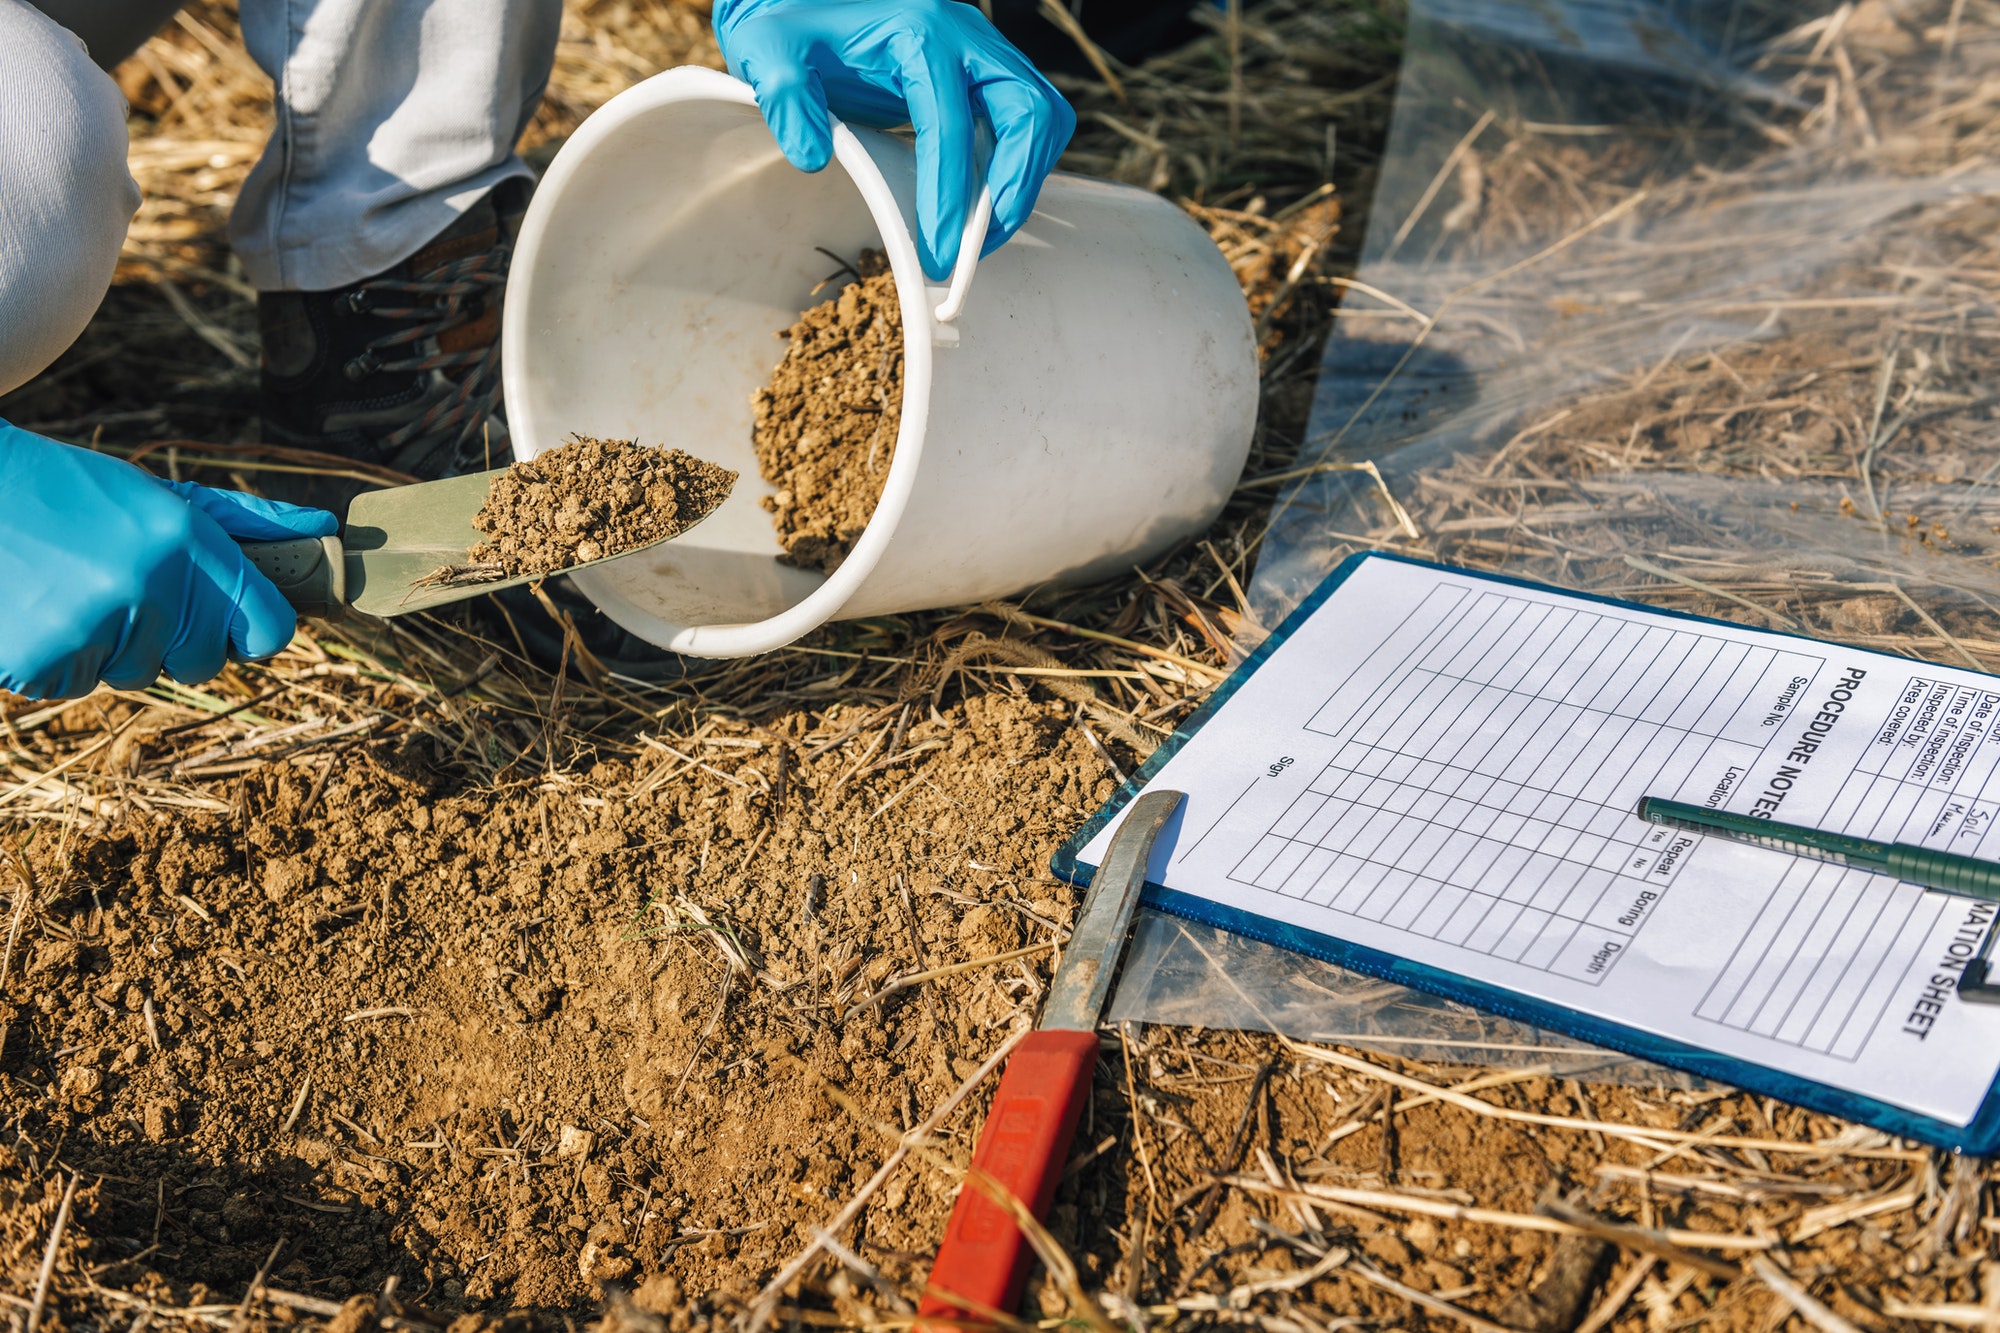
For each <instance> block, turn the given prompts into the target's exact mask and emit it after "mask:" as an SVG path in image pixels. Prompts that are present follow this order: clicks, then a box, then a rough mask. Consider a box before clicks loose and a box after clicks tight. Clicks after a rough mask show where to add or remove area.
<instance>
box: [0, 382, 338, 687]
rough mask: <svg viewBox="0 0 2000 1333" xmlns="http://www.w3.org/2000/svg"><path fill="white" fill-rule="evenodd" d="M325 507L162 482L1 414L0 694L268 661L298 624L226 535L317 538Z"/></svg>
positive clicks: (140, 682) (324, 532) (332, 526)
mask: <svg viewBox="0 0 2000 1333" xmlns="http://www.w3.org/2000/svg"><path fill="white" fill-rule="evenodd" d="M338 527H339V525H338V524H337V523H336V522H335V521H334V517H333V515H332V514H329V513H326V512H324V511H322V510H318V509H301V508H299V507H297V506H296V505H287V504H279V503H277V502H276V501H274V500H260V499H258V498H257V497H256V496H253V495H244V494H242V493H240V492H238V491H217V490H211V489H209V488H208V487H206V486H197V485H195V484H194V483H193V482H185V481H183V482H169V481H162V480H161V479H160V478H158V477H155V476H152V475H150V474H149V473H146V472H144V471H141V470H140V469H139V468H136V467H134V466H133V465H132V464H130V463H127V462H125V461H123V460H122V459H117V458H112V457H109V456H107V455H105V454H98V453H92V452H91V451H90V450H88V449H79V448H77V447H75V446H74V445H68V444H58V443H56V442H55V441H54V440H47V439H43V438H42V437H41V436H39V435H33V434H30V433H29V432H27V431H24V430H21V429H19V428H18V427H15V426H10V425H8V424H7V423H6V422H4V421H0V689H6V690H11V691H12V692H14V693H15V694H24V695H27V696H28V697H29V698H31V699H47V698H71V697H74V696H76V695H81V694H88V693H89V692H90V691H91V690H92V689H94V688H95V687H96V685H97V683H98V681H100V680H102V681H103V682H104V683H106V684H107V685H111V686H114V687H116V688H119V689H128V690H134V689H143V688H144V687H146V686H148V685H150V684H152V683H153V681H154V680H155V679H157V678H158V676H159V675H160V673H161V672H162V671H164V672H166V674H168V675H169V676H171V677H173V678H174V679H175V680H178V681H182V682H184V683H187V684H193V683H194V682H196V681H202V680H207V679H208V678H209V677H210V676H213V675H214V674H215V673H216V672H218V671H220V670H222V664H223V662H224V661H225V660H227V659H230V658H234V659H235V660H237V661H244V660H248V659H254V658H259V657H269V656H270V655H271V654H272V653H275V652H277V651H278V650H279V649H280V648H283V647H284V646H285V645H286V644H287V643H289V642H291V638H292V631H293V629H294V628H296V624H297V622H296V620H295V619H294V617H293V615H292V608H291V607H290V605H288V604H287V603H286V601H285V599H284V597H283V596H282V595H280V594H279V592H278V590H277V588H275V587H273V586H272V584H271V581H270V580H269V579H267V578H265V577H264V576H263V575H262V574H260V573H258V572H257V570H256V569H255V568H254V567H253V566H251V564H250V563H249V562H248V561H247V560H245V559H244V558H243V552H242V551H241V549H239V548H238V547H237V545H236V542H235V540H233V539H235V538H242V539H243V540H245V541H281V540H284V539H286V538H291V537H325V536H331V535H332V534H333V533H334V532H336V531H337V530H338Z"/></svg>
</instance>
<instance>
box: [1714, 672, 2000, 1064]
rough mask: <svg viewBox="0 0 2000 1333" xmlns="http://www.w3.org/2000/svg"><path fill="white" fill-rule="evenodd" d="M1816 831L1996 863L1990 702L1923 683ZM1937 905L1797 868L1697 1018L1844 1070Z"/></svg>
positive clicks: (1986, 696)
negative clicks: (1823, 1057)
mask: <svg viewBox="0 0 2000 1333" xmlns="http://www.w3.org/2000/svg"><path fill="white" fill-rule="evenodd" d="M1901 700H1902V703H1903V705H1904V706H1903V708H1901V709H1899V710H1898V712H1897V713H1896V714H1894V715H1893V716H1892V718H1891V720H1890V722H1889V723H1888V725H1887V726H1885V727H1884V728H1883V730H1882V731H1881V732H1880V733H1879V734H1878V735H1877V736H1876V737H1875V740H1874V741H1873V743H1871V745H1870V746H1869V749H1868V753H1867V756H1866V757H1865V758H1864V759H1863V760H1862V762H1861V763H1860V764H1858V765H1856V767H1855V769H1854V771H1853V772H1852V773H1851V774H1850V775H1849V776H1848V778H1847V780H1846V781H1845V782H1843V783H1842V784H1841V788H1840V791H1839V792H1838V793H1837V794H1836V795H1835V797H1834V799H1833V804H1832V805H1831V806H1830V807H1829V809H1828V811H1827V814H1826V815H1825V817H1824V818H1823V819H1822V820H1820V821H1815V822H1821V823H1824V824H1825V826H1826V827H1829V828H1833V829H1837V830H1839V831H1840V832H1843V833H1851V834H1854V835H1856V836H1859V837H1864V838H1876V839H1880V840H1883V841H1888V842H1916V843H1922V844H1923V845H1925V846H1929V847H1938V848H1943V849H1948V850H1951V851H1961V852H1965V853H1966V854H1968V855H1972V856H1987V857H1991V856H1993V855H1994V848H1993V847H1992V846H1990V845H1989V844H1990V843H1991V842H1992V841H1993V838H1992V837H1991V835H1992V832H1993V829H1994V826H1995V824H1997V823H2000V818H1996V816H2000V802H1995V801H1993V800H1991V799H1989V798H1988V797H1987V794H1986V787H1987V786H1988V784H1989V782H1990V780H1991V779H1992V778H1993V776H1994V774H1995V771H1996V768H2000V726H1997V725H1996V724H2000V692H1993V691H1986V690H1978V689H1973V688H1970V687H1963V686H1952V685H1947V684H1945V683H1943V682H1940V681H1936V680H1931V679H1927V678H1925V677H1921V676H1913V677H1911V678H1910V679H1909V680H1908V681H1907V682H1906V683H1905V685H1904V687H1903V690H1902V694H1901ZM1944 907H1945V905H1944V903H1943V901H1942V900H1941V899H1938V898H1937V897H1936V896H1935V895H1928V896H1927V895H1917V894H1910V893H1902V894H1898V893H1897V892H1896V885H1895V883H1894V882H1893V881H1891V880H1890V879H1889V878H1888V877H1887V876H1884V875H1873V874H1868V873H1866V872H1863V871H1849V870H1844V869H1842V868H1841V867H1839V866H1834V865H1826V864H1822V863H1818V862H1812V861H1800V862H1798V863H1796V864H1795V865H1793V866H1792V868H1791V869H1790V871H1789V872H1788V873H1787V874H1786V875H1785V877H1784V878H1783V880H1781V881H1780V882H1779V884H1778V886H1777V887H1776V888H1775V889H1774V890H1773V892H1772V893H1771V895H1770V897H1769V898H1768V899H1766V901H1765V902H1764V904H1763V906H1762V908H1761V909H1760V910H1759V912H1758V915H1757V919H1756V920H1755V921H1754V922H1753V923H1752V924H1751V926H1750V929H1749V930H1748V932H1746V933H1745V935H1744V937H1743V940H1742V942H1741V943H1740V944H1739V945H1738V946H1737V948H1736V950H1735V952H1734V954H1732V956H1731V957H1730V960H1729V963H1728V964H1727V965H1726V966H1725V967H1724V968H1723V970H1722V972H1721V973H1720V974H1719V975H1718V976H1717V977H1716V979H1715V981H1714V983H1713V984H1711V985H1710V987H1709V990H1708V993H1707V994H1706V995H1704V996H1703V997H1702V1002H1701V1004H1700V1005H1699V1006H1698V1007H1697V1008H1696V1010H1695V1012H1696V1013H1697V1014H1698V1015H1699V1016H1700V1017H1702V1018H1706V1019H1709V1020H1711V1021H1713V1022H1716V1023H1720V1024H1722V1025H1724V1026H1726V1027H1732V1028H1738V1029H1741V1030H1743V1031H1748V1032H1755V1033H1758V1034H1759V1035H1762V1036H1766V1037H1770V1038H1772V1039H1773V1040H1776V1041H1782V1042H1786V1043H1788V1044H1791V1045H1797V1046H1802V1047H1804V1048H1806V1049H1808V1050H1814V1051H1819V1052H1822V1053H1824V1054H1827V1055H1832V1056H1836V1057H1839V1058H1841V1059H1846V1060H1855V1059H1858V1058H1860V1055H1861V1052H1862V1051H1863V1049H1864V1048H1865V1047H1866V1046H1867V1044H1868V1039H1869V1037H1870V1036H1871V1035H1872V1034H1873V1033H1874V1031H1875V1030H1876V1028H1877V1027H1878V1026H1879V1025H1880V1023H1881V1021H1882V1017H1883V1015H1884V1014H1885V1013H1886V1012H1887V1011H1888V1008H1889V1006H1890V1004H1891V1003H1892V1002H1893V1000H1894V998H1895V996H1896V994H1897V991H1898V988H1899V987H1900V986H1901V984H1902V982H1903V979H1904V977H1905V975H1906V974H1907V973H1908V971H1909V970H1910V968H1911V967H1912V966H1913V965H1915V964H1917V963H1920V962H1922V961H1923V960H1922V959H1921V958H1919V957H1918V956H1917V950H1918V949H1919V948H1920V947H1921V945H1922V942H1923V940H1924V939H1926V938H1927V937H1928V936H1929V933H1930V932H1931V931H1932V930H1933V929H1935V928H1936V925H1937V922H1938V919H1939V916H1940V914H1941V913H1942V912H1943V911H1944Z"/></svg>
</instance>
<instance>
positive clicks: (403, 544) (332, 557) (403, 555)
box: [243, 468, 728, 616]
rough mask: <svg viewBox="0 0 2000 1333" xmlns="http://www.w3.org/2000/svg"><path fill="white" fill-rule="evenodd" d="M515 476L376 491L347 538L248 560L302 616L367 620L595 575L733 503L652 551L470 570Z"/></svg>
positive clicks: (262, 551)
mask: <svg viewBox="0 0 2000 1333" xmlns="http://www.w3.org/2000/svg"><path fill="white" fill-rule="evenodd" d="M506 472H507V469H506V468H495V469H494V470H493V471H491V472H474V473H468V474H467V475H465V476H462V477H446V478H445V479H444V480H443V481H424V482H418V483H417V484H415V485H413V486H392V487H390V488H389V489H387V490H380V491H368V492H365V493H364V494H362V495H360V496H357V497H356V498H355V500H354V502H353V504H351V505H349V506H348V510H347V525H346V526H345V527H344V528H342V529H341V533H340V535H339V536H338V537H299V538H295V539H293V540H291V541H282V542H245V543H243V554H244V555H245V556H246V557H248V558H249V561H250V563H251V564H253V565H255V566H256V567H257V568H258V570H260V571H261V572H262V573H263V575H264V576H265V577H266V578H268V579H270V580H271V582H273V583H275V584H277V585H278V591H279V592H281V593H283V594H284V595H285V600H286V601H288V602H290V603H291V604H292V606H293V608H294V609H296V610H297V611H298V612H299V613H300V614H302V615H309V616H326V615H331V614H333V613H334V612H336V611H338V610H340V609H342V608H343V607H352V608H353V609H354V610H356V611H359V612H361V613H362V614H363V615H369V616H401V615H408V614H409V613H410V612H412V611H428V610H430V609H431V608H432V607H434V606H444V605H446V604H447V603H450V602H457V601H463V600H464V599H465V598H468V597H477V596H479V595H480V594H481V593H488V592H498V591H499V590H500V589H502V588H512V587H515V586H516V585H518V584H522V583H532V582H534V581H535V580H536V579H538V578H546V577H548V575H550V574H566V573H569V572H570V571H571V570H575V569H587V568H589V567H590V566H591V565H599V564H603V563H604V561H605V560H615V559H617V558H618V557H620V556H627V555H631V554H633V553H634V552H636V551H643V550H645V549H647V547H651V546H657V545H659V544H660V542H663V541H671V540H672V539H673V538H675V537H678V536H680V535H681V534H682V533H684V532H686V531H687V530H688V529H689V528H692V527H693V526H694V525H695V524H697V523H699V522H701V521H702V520H703V519H705V518H707V517H708V516H709V515H710V514H712V513H714V512H715V511H716V509H717V508H718V507H719V506H720V505H721V504H722V501H723V500H724V499H726V498H727V496H728V491H727V490H724V491H723V492H722V493H721V494H720V495H718V496H716V498H715V502H714V503H713V504H711V505H709V507H708V508H706V509H703V510H701V511H699V512H689V513H684V514H683V515H682V516H681V517H682V518H683V519H684V521H683V522H681V523H680V525H679V526H678V527H676V528H675V529H674V530H673V531H672V532H670V533H668V534H667V535H666V536H664V537H660V538H657V539H655V540H654V541H650V542H647V543H646V544H645V545H643V546H631V547H627V548H626V549H624V550H622V551H615V552H613V553H612V554H610V555H607V556H605V557H603V559H600V560H588V561H584V562H582V563H580V564H575V565H569V566H565V567H564V568H562V569H551V570H545V571H543V572H542V573H539V574H532V575H523V576H521V577H519V578H502V577H488V576H487V574H488V573H489V571H485V570H483V569H481V568H479V567H472V566H468V565H467V564H466V552H467V551H469V550H471V549H472V548H473V547H474V546H476V545H478V544H479V543H480V542H482V541H484V540H486V534H485V533H483V532H481V531H480V530H479V529H478V528H475V527H473V526H472V520H473V518H474V516H475V515H477V514H478V513H479V510H480V507H481V506H482V505H484V504H485V503H486V492H487V490H488V489H489V488H490V487H491V486H492V485H493V480H494V478H496V477H500V476H504V475H506ZM490 572H492V573H496V574H497V571H490Z"/></svg>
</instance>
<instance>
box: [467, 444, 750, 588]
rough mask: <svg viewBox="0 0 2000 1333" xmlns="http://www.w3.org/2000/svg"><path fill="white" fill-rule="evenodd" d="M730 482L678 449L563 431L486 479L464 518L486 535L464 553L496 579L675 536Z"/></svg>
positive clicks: (721, 470)
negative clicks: (565, 435)
mask: <svg viewBox="0 0 2000 1333" xmlns="http://www.w3.org/2000/svg"><path fill="white" fill-rule="evenodd" d="M735 484H736V474H735V473H734V472H731V471H730V470H729V469H728V468H725V467H718V466H716V465H715V464H714V463H710V462H706V461H704V460H702V459H699V458H696V457H695V456H694V455H693V454H690V453H688V452H686V451H685V450H682V449H651V448H647V447H646V446H644V445H642V444H639V443H638V442H637V441H635V440H599V439H592V438H590V437H588V436H571V437H570V438H569V439H567V440H565V441H563V442H562V443H561V444H559V445H557V446H556V447H555V448H553V449H550V450H549V451H547V452H546V453H542V454H538V455H536V456H535V457H534V458H531V459H528V460H525V461H523V462H519V463H515V464H514V465H513V466H511V467H509V468H508V469H507V470H506V471H505V472H504V473H502V474H501V475H500V476H497V477H495V478H494V479H493V485H492V488H491V489H490V490H488V491H487V493H486V503H485V504H484V505H481V506H480V509H479V513H478V515H477V516H475V517H474V518H473V520H472V525H473V526H474V527H476V528H478V529H479V530H480V531H481V532H483V533H485V534H487V539H486V540H485V541H483V542H481V543H479V544H478V545H477V546H475V547H473V548H472V549H471V550H470V551H468V552H467V553H466V557H465V558H466V561H467V563H468V564H473V565H489V564H491V565H498V566H500V568H501V576H502V577H505V578H518V577H520V576H521V575H524V574H547V573H550V572H552V571H555V570H559V569H569V568H572V567H573V566H576V565H581V564H587V563H589V562H590V561H592V560H603V559H605V558H606V557H608V556H614V555H619V554H622V553H623V552H626V551H630V550H634V549H636V548H638V547H641V546H648V545H651V544H652V543H653V542H657V541H664V540H666V539H667V538H669V537H674V536H678V535H679V534H680V533H682V532H684V531H686V530H687V529H688V528H689V527H690V526H692V524H693V523H695V522H697V521H699V520H700V519H702V518H706V517H707V516H708V514H709V513H710V511H712V510H713V509H714V508H715V507H716V506H717V505H719V504H721V503H722V501H723V499H724V498H725V497H726V496H727V495H728V494H729V490H730V487H732V486H734V485H735Z"/></svg>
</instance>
